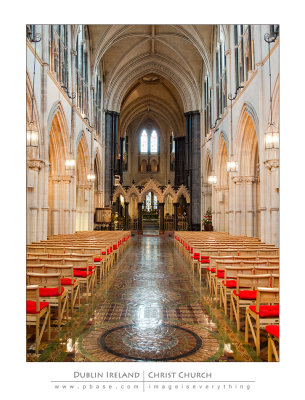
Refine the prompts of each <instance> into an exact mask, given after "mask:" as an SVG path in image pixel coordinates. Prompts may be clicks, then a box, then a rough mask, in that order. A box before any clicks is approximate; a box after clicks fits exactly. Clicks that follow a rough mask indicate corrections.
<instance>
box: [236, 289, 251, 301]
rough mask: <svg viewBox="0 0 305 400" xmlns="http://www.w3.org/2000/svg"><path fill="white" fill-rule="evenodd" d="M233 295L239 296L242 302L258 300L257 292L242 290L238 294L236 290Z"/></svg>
mask: <svg viewBox="0 0 305 400" xmlns="http://www.w3.org/2000/svg"><path fill="white" fill-rule="evenodd" d="M233 293H234V294H235V295H236V296H238V297H239V298H240V299H241V300H255V299H256V290H240V291H239V292H238V293H236V290H233Z"/></svg>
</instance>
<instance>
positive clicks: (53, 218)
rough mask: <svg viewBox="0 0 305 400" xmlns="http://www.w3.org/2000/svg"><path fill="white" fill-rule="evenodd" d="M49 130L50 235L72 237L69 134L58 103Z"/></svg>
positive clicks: (49, 118)
mask: <svg viewBox="0 0 305 400" xmlns="http://www.w3.org/2000/svg"><path fill="white" fill-rule="evenodd" d="M48 127H49V130H48V131H49V146H48V156H49V186H48V206H49V213H48V235H56V234H60V233H71V232H72V231H73V215H72V203H73V200H72V197H73V195H72V192H73V188H72V179H71V177H70V176H67V174H66V169H65V161H66V159H67V158H68V154H69V132H68V126H67V121H66V117H65V114H64V110H63V107H62V105H61V103H60V102H56V103H55V104H54V105H53V107H52V109H51V111H50V114H49V117H48Z"/></svg>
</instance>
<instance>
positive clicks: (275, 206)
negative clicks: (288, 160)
mask: <svg viewBox="0 0 305 400" xmlns="http://www.w3.org/2000/svg"><path fill="white" fill-rule="evenodd" d="M265 166H266V167H267V168H268V172H269V179H268V181H269V187H268V190H269V198H270V225H269V227H266V237H267V239H266V242H267V243H272V244H275V245H276V246H278V245H279V160H278V159H274V160H268V161H266V162H265Z"/></svg>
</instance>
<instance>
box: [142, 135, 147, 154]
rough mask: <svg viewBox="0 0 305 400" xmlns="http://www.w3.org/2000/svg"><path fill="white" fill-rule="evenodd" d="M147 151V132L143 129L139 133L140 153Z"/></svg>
mask: <svg viewBox="0 0 305 400" xmlns="http://www.w3.org/2000/svg"><path fill="white" fill-rule="evenodd" d="M147 152H148V140H147V132H146V131H145V130H144V131H143V132H142V134H141V153H147Z"/></svg>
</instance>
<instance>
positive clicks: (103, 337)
mask: <svg viewBox="0 0 305 400" xmlns="http://www.w3.org/2000/svg"><path fill="white" fill-rule="evenodd" d="M131 326H136V324H127V325H122V326H117V327H116V328H112V329H110V330H109V331H106V332H105V333H103V334H102V335H101V336H100V338H99V344H100V346H101V347H102V349H103V350H105V351H107V352H108V353H111V354H113V355H115V356H117V357H120V358H127V359H130V360H137V361H173V360H177V359H179V358H183V357H188V356H190V355H192V354H194V353H196V351H198V350H199V349H200V347H201V346H202V339H201V338H200V337H199V336H198V335H197V334H196V333H195V332H192V331H190V330H189V329H186V328H182V327H181V326H178V325H168V324H162V325H161V326H167V327H170V328H176V329H180V330H182V331H185V332H187V333H190V334H191V335H193V336H194V338H195V339H196V345H195V347H194V348H193V349H191V350H189V351H187V352H186V353H182V354H180V355H178V356H174V357H165V358H141V357H133V356H129V355H124V354H121V353H118V352H117V351H115V350H112V349H111V348H110V347H108V346H107V345H106V337H107V336H108V335H110V334H111V333H112V332H114V331H117V330H120V329H124V328H129V327H131Z"/></svg>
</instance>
